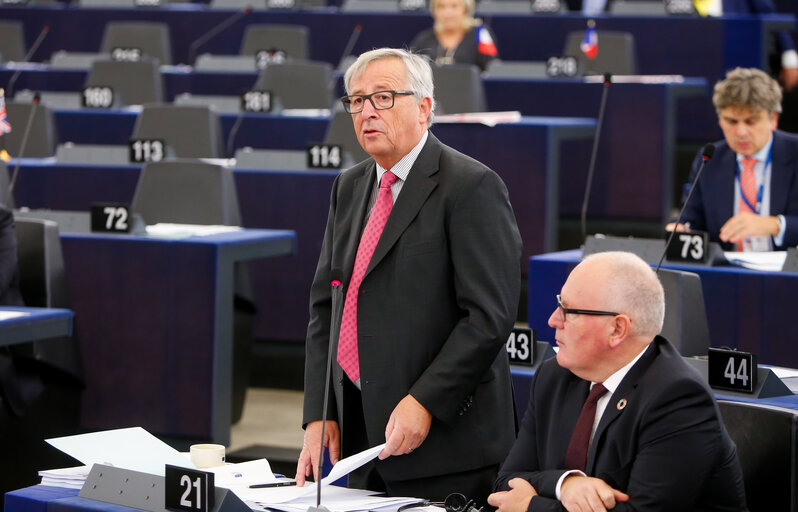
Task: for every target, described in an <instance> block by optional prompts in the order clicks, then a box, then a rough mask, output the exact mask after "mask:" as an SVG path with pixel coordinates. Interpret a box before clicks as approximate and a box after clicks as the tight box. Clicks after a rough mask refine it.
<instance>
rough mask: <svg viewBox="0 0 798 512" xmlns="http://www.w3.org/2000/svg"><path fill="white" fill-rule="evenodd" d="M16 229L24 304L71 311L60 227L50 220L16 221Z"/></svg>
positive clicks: (18, 219) (26, 219)
mask: <svg viewBox="0 0 798 512" xmlns="http://www.w3.org/2000/svg"><path fill="white" fill-rule="evenodd" d="M16 229H17V259H18V262H19V275H20V291H21V292H22V298H23V299H24V300H25V305H26V306H29V307H41V308H68V307H69V296H68V294H67V286H66V273H65V271H64V255H63V253H62V252H61V239H60V238H59V232H58V224H56V223H55V222H53V221H51V220H44V219H31V218H17V219H16Z"/></svg>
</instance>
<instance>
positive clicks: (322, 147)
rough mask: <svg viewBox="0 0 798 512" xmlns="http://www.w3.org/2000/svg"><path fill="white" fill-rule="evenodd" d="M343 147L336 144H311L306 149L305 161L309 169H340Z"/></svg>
mask: <svg viewBox="0 0 798 512" xmlns="http://www.w3.org/2000/svg"><path fill="white" fill-rule="evenodd" d="M342 154H343V149H342V148H341V146H339V145H337V144H313V145H311V146H308V149H307V157H308V159H307V163H308V167H309V168H311V169H340V168H341V164H342V163H343V159H342Z"/></svg>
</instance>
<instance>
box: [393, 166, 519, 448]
mask: <svg viewBox="0 0 798 512" xmlns="http://www.w3.org/2000/svg"><path fill="white" fill-rule="evenodd" d="M457 163H458V164H465V165H468V164H469V163H470V162H457ZM465 181H466V182H465V183H463V184H462V186H461V187H459V188H458V189H457V193H456V197H454V198H452V206H451V207H450V209H449V212H448V218H447V219H444V223H445V229H446V235H447V241H448V244H449V256H450V259H451V266H452V269H453V278H452V279H453V283H454V287H455V295H456V300H457V306H458V307H459V308H460V309H461V310H462V311H463V316H462V319H461V320H460V321H459V322H458V323H457V324H456V325H455V327H454V329H453V330H452V331H451V333H450V334H449V336H448V338H447V340H446V342H445V343H444V344H443V346H442V347H441V350H440V351H439V352H438V354H437V355H436V356H435V358H434V360H433V361H432V363H431V364H430V365H429V366H428V367H427V369H426V370H425V371H424V372H423V373H422V375H421V376H420V377H419V378H418V380H417V381H416V382H415V383H414V384H413V386H412V387H411V389H410V392H409V394H408V395H407V396H406V397H405V398H404V399H403V400H402V401H400V402H399V404H398V405H397V407H396V408H395V409H394V410H393V412H392V413H391V416H390V419H389V421H388V427H387V428H386V440H387V446H386V448H385V450H383V452H382V453H381V455H380V457H381V458H385V457H387V456H389V455H401V454H404V453H409V452H410V451H412V450H413V449H415V448H416V447H417V446H418V445H420V444H421V443H422V442H423V441H424V439H425V438H426V435H427V433H428V432H429V428H430V424H431V421H432V417H435V418H438V419H439V420H441V421H444V422H446V421H452V420H454V419H455V418H456V417H457V414H458V412H457V411H458V407H459V406H460V405H461V404H462V403H463V402H464V401H465V400H466V398H467V397H468V396H469V394H471V393H472V392H473V391H474V390H475V389H476V387H477V384H478V383H479V382H480V380H481V379H482V378H483V376H484V375H485V373H486V372H487V371H488V368H489V367H490V366H491V364H492V363H493V361H494V360H495V359H496V356H497V354H498V353H499V351H500V350H501V349H502V348H503V347H504V344H505V342H506V337H507V335H508V333H509V332H510V329H511V328H512V325H513V323H514V321H515V317H516V313H517V308H518V295H519V292H520V282H521V273H520V259H521V236H520V234H519V232H518V227H517V225H516V221H515V215H514V214H513V211H512V207H511V206H510V200H509V197H508V194H507V189H506V187H505V185H504V183H503V182H502V181H501V179H500V178H499V177H498V175H496V174H495V173H494V172H492V171H490V170H488V169H487V168H484V169H483V170H482V171H481V172H478V173H469V174H468V175H467V177H466V180H465Z"/></svg>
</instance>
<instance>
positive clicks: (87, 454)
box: [45, 427, 196, 475]
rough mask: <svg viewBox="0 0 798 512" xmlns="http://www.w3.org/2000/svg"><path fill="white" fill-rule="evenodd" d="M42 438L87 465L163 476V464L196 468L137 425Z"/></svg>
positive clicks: (178, 453)
mask: <svg viewBox="0 0 798 512" xmlns="http://www.w3.org/2000/svg"><path fill="white" fill-rule="evenodd" d="M45 441H47V442H48V443H50V444H51V445H53V446H54V447H56V448H58V449H59V450H61V451H62V452H64V453H66V454H67V455H71V456H72V457H74V458H76V459H78V460H79V461H80V462H82V463H83V464H85V465H87V466H89V467H91V466H92V465H93V464H105V465H109V466H115V467H118V468H124V469H132V470H134V471H141V472H143V473H150V474H153V475H163V474H164V465H165V464H171V465H173V466H182V467H187V468H192V469H196V468H195V467H194V464H192V463H191V460H189V459H187V458H186V457H185V456H184V455H182V454H181V453H180V452H178V451H177V450H175V449H174V448H172V447H171V446H169V445H168V444H166V443H164V442H163V441H161V440H160V439H158V438H157V437H155V436H154V435H152V434H150V433H149V432H147V431H146V430H144V429H143V428H141V427H130V428H120V429H116V430H105V431H102V432H92V433H89V434H80V435H76V436H67V437H57V438H53V439H45Z"/></svg>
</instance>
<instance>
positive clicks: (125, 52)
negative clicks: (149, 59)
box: [111, 47, 143, 62]
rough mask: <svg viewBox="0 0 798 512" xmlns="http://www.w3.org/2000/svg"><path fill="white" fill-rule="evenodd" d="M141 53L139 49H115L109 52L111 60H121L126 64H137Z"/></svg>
mask: <svg viewBox="0 0 798 512" xmlns="http://www.w3.org/2000/svg"><path fill="white" fill-rule="evenodd" d="M142 55H143V52H142V51H141V48H123V47H117V48H113V49H112V50H111V59H112V60H121V61H126V62H138V61H140V60H141V56H142Z"/></svg>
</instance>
